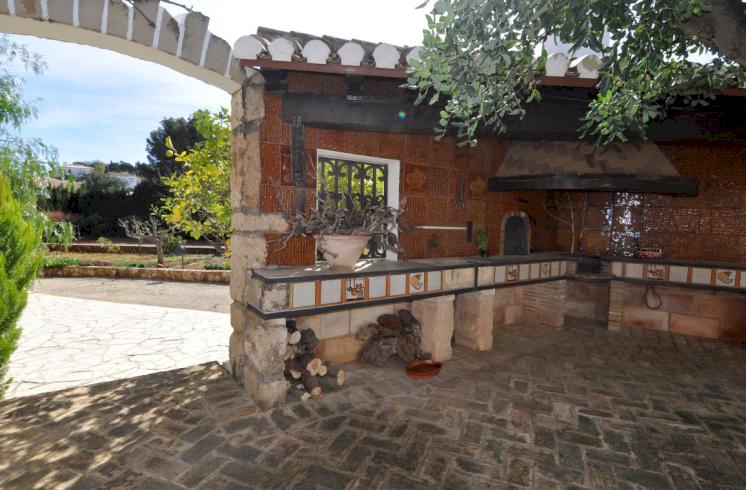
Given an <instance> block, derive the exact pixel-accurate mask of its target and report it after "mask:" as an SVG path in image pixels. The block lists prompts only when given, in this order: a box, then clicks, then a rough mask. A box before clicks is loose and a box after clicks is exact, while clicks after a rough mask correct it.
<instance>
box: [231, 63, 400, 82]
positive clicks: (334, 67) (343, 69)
mask: <svg viewBox="0 0 746 490" xmlns="http://www.w3.org/2000/svg"><path fill="white" fill-rule="evenodd" d="M241 66H251V67H254V68H261V69H262V71H265V70H287V71H302V72H311V73H327V74H330V75H359V76H363V77H379V78H397V79H400V80H405V79H406V78H407V73H406V70H405V69H404V68H377V67H375V66H349V65H338V64H325V65H321V64H316V63H306V62H305V61H275V60H265V59H262V60H241Z"/></svg>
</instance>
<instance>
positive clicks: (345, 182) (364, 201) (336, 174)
mask: <svg viewBox="0 0 746 490" xmlns="http://www.w3.org/2000/svg"><path fill="white" fill-rule="evenodd" d="M317 169H318V180H317V192H318V194H319V196H320V197H321V198H322V199H323V200H324V201H325V202H326V205H327V206H331V207H332V208H333V209H337V208H338V207H340V206H343V207H345V208H347V209H360V208H362V207H364V206H366V205H368V204H370V203H373V202H382V203H384V204H385V203H386V202H387V197H388V189H387V188H386V182H387V180H388V167H387V166H386V165H385V164H380V163H378V164H377V163H364V162H356V161H354V160H345V159H340V158H328V157H319V159H318V165H317ZM383 256H384V254H383V253H380V252H378V251H377V250H375V247H373V246H370V247H368V249H367V250H366V252H365V253H364V254H363V257H365V258H381V257H383Z"/></svg>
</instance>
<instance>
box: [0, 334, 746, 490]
mask: <svg viewBox="0 0 746 490" xmlns="http://www.w3.org/2000/svg"><path fill="white" fill-rule="evenodd" d="M682 339H683V341H682ZM704 343H706V344H708V345H707V346H705V345H703V344H704ZM704 343H703V342H702V341H701V340H699V339H695V338H681V337H677V338H676V339H673V341H672V338H671V336H670V335H668V334H666V333H661V332H656V333H655V335H652V336H651V335H650V334H649V333H648V332H640V331H636V330H625V331H624V332H622V333H621V334H617V333H613V332H608V331H602V330H580V329H572V330H566V329H553V328H547V327H539V326H534V325H515V326H510V327H502V328H500V329H497V330H496V332H495V346H494V349H493V351H491V352H482V353H475V352H471V351H466V350H464V349H462V348H456V349H455V358H456V360H455V361H453V362H449V363H446V364H445V365H444V369H443V371H442V372H441V375H440V376H439V377H438V378H436V379H434V380H429V381H424V382H414V381H410V380H409V379H408V378H406V376H404V373H403V369H402V368H403V364H402V363H401V362H399V361H396V360H392V361H391V362H390V363H389V364H388V365H387V366H385V367H383V368H372V367H369V366H363V365H360V364H358V363H353V364H350V365H348V366H346V370H347V374H348V376H347V378H348V384H347V385H346V386H345V387H344V388H343V389H341V390H340V391H337V392H335V393H330V394H327V396H325V397H324V398H323V399H321V400H314V401H310V402H306V403H303V402H300V401H297V398H294V397H293V396H297V395H292V396H291V395H289V397H288V400H287V403H286V404H285V405H284V406H282V407H279V408H277V409H274V410H269V411H260V410H258V409H257V407H256V406H255V405H254V404H253V403H252V401H251V400H250V399H249V398H248V397H247V395H245V393H244V391H243V390H242V389H241V388H240V387H239V386H238V385H236V384H235V383H234V381H233V380H232V379H231V378H230V376H229V375H228V374H227V373H226V372H225V371H224V370H223V368H222V367H221V366H220V365H219V364H217V363H207V364H201V365H196V366H191V367H188V368H183V369H177V370H172V371H167V372H161V373H155V374H148V375H146V376H141V377H138V378H130V379H124V380H118V381H111V382H107V383H101V384H96V385H91V386H87V387H78V388H72V389H68V390H63V391H59V392H55V393H46V394H41V395H34V396H30V397H23V398H15V399H10V400H7V401H4V402H0V454H2V455H3V458H2V459H0V487H2V488H8V489H15V488H23V489H29V488H158V489H170V488H178V489H184V488H204V489H228V488H272V489H278V488H296V489H306V488H335V489H336V488H346V489H370V488H392V489H393V488H396V489H404V488H413V489H420V488H422V489H425V488H449V489H451V488H468V489H473V488H477V489H488V488H529V487H530V488H588V489H590V488H621V489H639V488H702V489H705V488H708V489H709V488H716V489H725V488H746V376H744V372H746V348H744V346H743V345H739V344H728V343H725V342H719V341H707V342H704Z"/></svg>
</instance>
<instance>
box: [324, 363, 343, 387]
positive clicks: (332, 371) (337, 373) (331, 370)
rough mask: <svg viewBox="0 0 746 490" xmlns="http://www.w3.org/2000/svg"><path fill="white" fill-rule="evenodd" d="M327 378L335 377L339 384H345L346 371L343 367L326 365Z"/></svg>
mask: <svg viewBox="0 0 746 490" xmlns="http://www.w3.org/2000/svg"><path fill="white" fill-rule="evenodd" d="M326 368H327V369H326V376H325V378H326V379H333V380H336V382H337V386H344V384H345V372H344V370H343V369H340V368H337V367H333V366H329V365H327V366H326Z"/></svg>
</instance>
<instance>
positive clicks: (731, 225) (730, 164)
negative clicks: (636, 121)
mask: <svg viewBox="0 0 746 490" xmlns="http://www.w3.org/2000/svg"><path fill="white" fill-rule="evenodd" d="M659 146H660V148H661V150H662V151H663V153H664V154H665V155H666V157H667V158H668V159H669V160H670V161H671V163H672V164H673V165H674V167H675V168H676V170H678V171H679V173H680V174H681V175H683V176H688V177H696V178H698V179H699V182H700V184H699V195H698V196H696V197H674V196H665V195H656V194H626V193H608V192H592V193H581V192H578V193H572V199H573V203H574V204H573V205H574V208H575V209H576V210H577V212H578V213H579V214H578V215H577V216H576V222H577V223H578V230H577V241H576V243H577V244H579V245H582V251H583V252H585V253H589V254H599V255H632V254H634V252H635V251H636V250H637V249H638V246H655V245H657V246H660V247H662V248H663V255H664V257H667V258H675V259H691V260H716V261H726V262H743V261H746V170H745V168H746V143H744V142H743V141H734V142H707V141H684V142H676V143H659ZM558 198H560V199H561V201H560V202H559V205H558V206H557V208H558V209H559V212H558V214H559V216H560V217H561V218H564V219H568V218H569V206H568V205H567V204H566V199H567V197H566V195H564V194H562V195H550V196H548V200H549V202H550V204H556V203H557V199H558ZM581 210H582V211H581ZM581 223H582V224H583V226H582V227H581V226H580V224H581ZM580 228H582V238H581V236H580V235H581V230H580ZM570 240H571V234H570V231H569V228H568V227H567V226H564V225H559V226H558V232H557V241H558V244H559V246H560V248H562V249H563V250H569V247H570Z"/></svg>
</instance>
